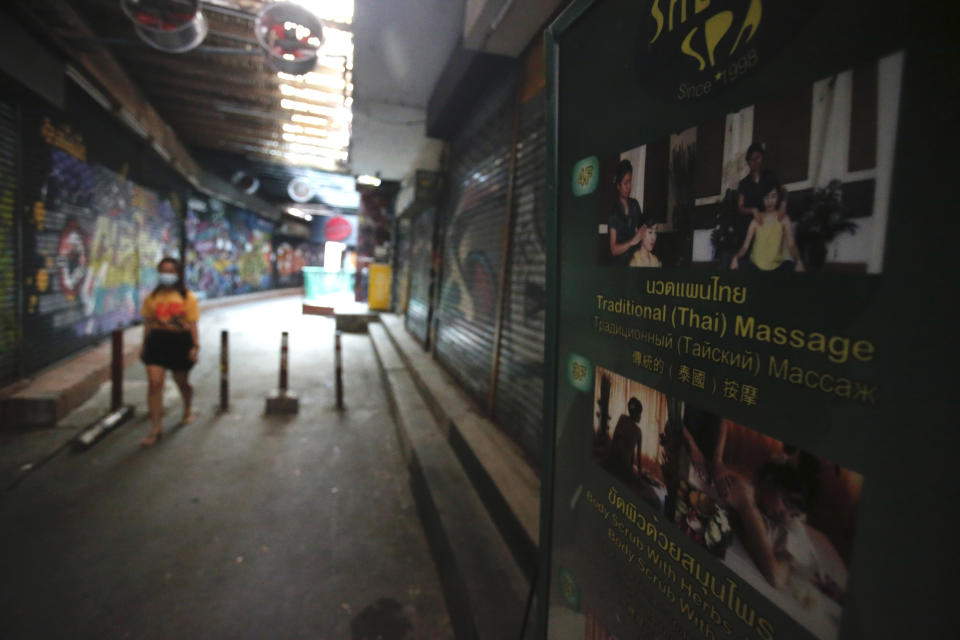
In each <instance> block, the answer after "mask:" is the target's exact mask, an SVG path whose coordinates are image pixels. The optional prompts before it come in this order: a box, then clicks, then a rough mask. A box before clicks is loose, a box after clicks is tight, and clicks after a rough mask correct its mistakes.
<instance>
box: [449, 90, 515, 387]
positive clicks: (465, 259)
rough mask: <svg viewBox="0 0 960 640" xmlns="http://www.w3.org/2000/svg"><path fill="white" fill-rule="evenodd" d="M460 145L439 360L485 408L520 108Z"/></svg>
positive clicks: (507, 105)
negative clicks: (513, 142) (516, 117)
mask: <svg viewBox="0 0 960 640" xmlns="http://www.w3.org/2000/svg"><path fill="white" fill-rule="evenodd" d="M510 93H512V92H509V93H506V98H507V99H505V100H503V102H502V103H501V105H500V106H499V107H498V108H496V110H495V111H494V113H493V115H492V117H490V118H489V119H487V121H486V122H485V123H483V124H482V125H480V126H479V127H478V128H477V129H475V130H473V131H472V132H471V133H470V134H468V135H467V136H465V139H462V140H458V141H456V142H454V144H453V148H452V153H451V158H452V161H451V167H450V174H449V175H450V186H451V191H450V194H449V195H450V198H449V200H448V201H447V207H446V215H445V225H444V238H443V266H442V270H443V278H442V286H441V288H440V295H439V299H438V304H437V324H436V345H435V353H436V356H437V358H438V359H439V360H440V362H442V363H443V364H444V365H445V366H446V367H447V369H448V370H449V371H450V372H451V373H452V374H453V375H454V376H455V377H456V378H457V379H458V381H459V382H460V383H461V384H462V385H463V386H464V387H465V388H466V389H467V390H468V391H470V393H471V394H472V395H473V396H474V397H475V398H476V399H477V400H478V401H479V402H481V403H486V401H487V398H486V395H487V391H488V387H489V383H490V371H491V369H492V355H493V354H492V351H493V344H494V334H495V320H496V313H497V293H498V289H499V282H498V279H499V272H500V264H501V253H502V251H503V229H504V224H505V221H506V219H507V211H506V209H507V204H508V202H507V200H508V198H507V190H508V183H509V165H510V152H511V134H512V131H511V129H512V124H513V118H512V111H513V107H514V103H513V101H512V100H510V99H509V97H510Z"/></svg>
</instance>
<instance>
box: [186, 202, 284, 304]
mask: <svg viewBox="0 0 960 640" xmlns="http://www.w3.org/2000/svg"><path fill="white" fill-rule="evenodd" d="M198 204H199V205H200V206H197V205H198ZM201 209H202V210H201ZM272 230H273V226H272V225H271V224H270V223H269V222H266V221H264V220H262V219H261V218H259V217H257V216H256V215H254V214H252V213H248V212H246V211H241V210H239V209H232V208H231V209H230V210H228V208H227V205H225V204H224V203H223V202H220V201H219V200H216V199H209V200H205V199H199V198H193V199H192V200H191V206H190V207H189V209H188V211H187V221H186V231H187V246H188V247H189V248H188V250H187V256H186V278H187V286H189V287H190V288H191V289H192V290H194V291H196V292H197V295H199V296H200V297H205V298H217V297H220V296H225V295H232V294H238V293H249V292H251V291H259V290H262V289H269V288H270V287H272V286H273V276H272V269H271V259H272V250H271V239H272V235H273V234H272Z"/></svg>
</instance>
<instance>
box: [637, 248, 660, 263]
mask: <svg viewBox="0 0 960 640" xmlns="http://www.w3.org/2000/svg"><path fill="white" fill-rule="evenodd" d="M630 266H631V267H659V266H660V259H659V258H657V256H655V255H653V254H652V253H650V252H649V251H647V250H646V249H644V248H643V247H640V249H638V250H637V251H636V252H634V254H633V257H632V258H630Z"/></svg>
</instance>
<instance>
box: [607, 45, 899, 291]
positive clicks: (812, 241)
mask: <svg viewBox="0 0 960 640" xmlns="http://www.w3.org/2000/svg"><path fill="white" fill-rule="evenodd" d="M903 62H904V55H903V52H902V51H901V52H897V53H893V54H891V55H888V56H884V57H882V58H879V59H877V60H875V61H874V62H872V63H868V64H865V65H862V66H859V67H857V68H856V69H841V70H839V71H838V72H837V73H834V74H832V75H829V76H825V77H823V78H820V79H818V80H816V81H814V82H813V83H810V84H806V85H798V86H796V87H795V88H792V89H790V90H789V91H788V92H786V93H785V94H783V95H773V96H769V97H766V98H764V99H763V100H761V101H759V102H756V103H754V104H749V105H745V106H743V107H742V108H739V109H738V110H736V111H729V112H725V113H717V114H714V115H713V116H712V117H711V118H710V119H708V120H706V121H704V122H699V123H695V124H692V125H691V126H689V127H688V128H686V129H683V130H680V131H675V132H672V133H669V134H666V135H663V136H662V137H660V138H658V139H653V140H648V141H644V142H643V144H640V145H639V146H627V145H624V147H623V148H622V149H621V150H620V151H618V152H615V153H608V154H606V155H603V154H597V157H598V158H599V165H600V178H599V179H600V183H601V184H604V183H606V184H607V185H611V186H608V187H607V188H606V189H603V188H601V189H598V190H597V197H596V208H595V211H596V214H595V215H596V221H597V222H598V242H597V251H598V253H597V264H599V265H604V266H620V267H627V266H648V267H649V266H662V267H667V268H705V269H712V270H717V271H722V270H728V269H751V268H752V267H753V266H755V267H756V269H755V270H754V271H755V272H767V273H770V272H785V271H794V272H800V271H806V272H810V271H814V272H816V271H823V272H828V273H838V274H854V275H856V274H871V273H881V272H882V270H883V256H884V246H885V242H886V225H887V219H888V217H889V211H888V206H889V194H890V184H891V172H892V168H893V166H894V157H895V141H896V133H897V125H898V104H899V97H900V85H901V79H902V70H903ZM771 185H776V187H777V188H778V195H777V199H776V202H775V206H774V208H773V209H771V208H768V207H767V205H766V204H765V203H764V199H765V198H766V197H767V196H768V195H769V194H770V191H771V189H772V187H771ZM773 212H776V215H771V214H772V213H773ZM768 222H769V223H772V224H771V226H769V227H768V226H767V225H768ZM651 224H655V225H656V234H655V238H650V242H651V243H655V245H656V248H655V249H650V248H648V247H645V246H644V244H643V237H644V230H643V228H644V227H649V226H650V225H651ZM751 231H752V235H750V237H749V240H748V237H747V236H748V234H749V233H750V232H751ZM745 243H746V244H747V248H746V251H744V244H745ZM758 243H759V246H758V247H754V245H755V244H758ZM643 249H645V251H643ZM637 253H641V257H640V258H637V259H636V260H634V256H635V255H636V254H637ZM735 257H736V260H734V258H735ZM735 262H736V265H734V263H735ZM747 262H749V263H750V264H747Z"/></svg>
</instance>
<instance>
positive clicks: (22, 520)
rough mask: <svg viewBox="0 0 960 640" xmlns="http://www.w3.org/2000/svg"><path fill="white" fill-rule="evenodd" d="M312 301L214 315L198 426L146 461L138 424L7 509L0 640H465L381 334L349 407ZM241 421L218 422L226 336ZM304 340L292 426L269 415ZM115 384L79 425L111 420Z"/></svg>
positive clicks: (199, 384) (10, 501)
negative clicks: (387, 376) (407, 455)
mask: <svg viewBox="0 0 960 640" xmlns="http://www.w3.org/2000/svg"><path fill="white" fill-rule="evenodd" d="M300 302H301V301H300V298H299V297H297V298H280V299H274V300H269V301H266V302H258V303H251V304H245V305H242V306H234V307H225V308H220V309H214V310H211V311H209V312H208V313H206V314H204V316H203V317H202V318H201V345H202V350H201V360H200V363H199V364H198V365H197V366H196V367H195V369H194V371H193V373H192V374H191V380H192V381H193V383H194V385H195V388H196V391H197V400H196V408H197V410H198V412H199V418H198V420H197V421H196V422H194V423H192V424H190V425H188V426H184V427H176V426H175V425H176V423H177V422H178V420H179V418H180V407H179V396H178V394H177V391H176V388H175V386H174V385H173V384H172V381H171V382H168V386H167V389H166V394H165V405H166V407H167V414H166V419H165V425H166V430H167V433H166V437H165V438H164V439H163V440H162V441H161V442H160V444H158V445H157V446H155V447H153V448H150V449H144V448H141V447H140V445H139V441H140V439H141V438H142V437H143V436H144V435H146V433H147V431H148V422H147V419H146V402H145V390H146V376H145V372H144V368H143V367H142V366H141V365H139V363H138V364H136V365H133V366H131V367H129V368H128V370H127V372H126V378H125V393H126V397H125V400H126V402H128V403H132V404H135V405H136V407H137V415H136V417H135V418H134V419H133V420H132V421H131V422H128V423H127V424H126V425H124V426H122V427H120V428H119V429H118V430H117V431H115V432H113V433H111V434H110V435H108V436H107V437H106V438H105V439H104V440H103V441H101V442H100V443H98V444H96V445H95V446H94V447H93V448H92V449H90V450H89V451H87V452H84V453H76V452H73V451H70V450H67V451H64V452H62V453H60V454H59V455H57V456H56V457H54V458H53V459H52V460H51V461H49V462H48V463H46V464H45V465H44V466H42V467H40V468H39V469H37V470H35V471H33V472H32V473H31V474H30V475H29V476H28V477H26V478H25V479H24V480H23V481H22V482H21V483H20V484H19V486H17V488H16V489H13V490H11V491H8V492H6V493H3V494H0V531H2V532H3V534H2V541H3V544H2V546H0V576H2V580H0V638H5V639H14V638H31V639H32V638H68V637H69V638H165V639H166V638H171V639H192V638H204V639H217V638H224V639H231V640H233V639H237V638H284V639H285V638H310V639H311V640H324V639H331V640H332V639H347V638H350V639H364V640H367V639H369V640H374V639H376V638H380V639H381V640H401V639H403V640H420V639H424V640H439V639H445V638H452V635H453V634H452V631H451V627H450V622H449V619H448V617H447V612H446V608H445V605H444V601H443V595H442V593H441V589H440V584H439V580H438V578H437V574H436V570H435V568H434V565H433V562H432V559H431V556H430V554H429V551H428V548H427V543H426V539H425V536H424V533H423V530H422V528H421V524H420V521H419V519H418V516H417V510H416V506H415V504H414V500H413V497H412V495H411V493H410V485H409V477H408V473H407V470H406V467H405V466H404V463H403V460H402V458H401V455H400V453H399V451H398V448H397V438H396V434H395V429H394V425H393V422H392V420H391V418H390V413H389V407H388V405H387V398H386V396H385V393H384V389H383V387H382V384H381V380H380V377H379V371H378V369H377V364H376V361H375V357H374V354H373V352H372V349H371V345H370V341H369V338H368V337H367V336H366V335H344V337H343V348H344V352H343V353H344V368H345V378H344V381H345V389H346V404H347V407H348V408H347V411H346V412H344V413H343V414H340V413H338V412H337V411H336V409H335V408H334V386H333V365H332V355H333V320H331V319H328V318H320V317H315V316H306V317H304V316H302V315H301V313H300ZM221 329H229V331H230V348H231V349H230V358H231V379H230V384H231V411H230V412H229V413H227V414H224V415H218V414H217V412H216V406H217V403H218V396H217V394H218V389H219V355H218V353H219V339H220V330H221ZM283 330H287V331H289V332H290V343H291V347H290V348H291V356H290V357H291V371H290V386H291V389H293V390H295V391H297V392H298V393H299V395H300V412H299V414H298V415H296V416H291V417H275V416H271V417H266V416H264V415H263V410H264V399H265V397H266V395H267V394H268V393H269V391H270V390H271V389H272V388H273V387H274V386H275V385H276V383H277V371H278V361H279V343H280V332H281V331H283ZM108 402H109V393H108V390H107V389H106V387H105V388H104V389H102V390H101V392H100V393H99V394H98V395H97V396H96V397H94V398H93V399H91V401H90V402H88V403H87V404H86V405H84V407H81V408H80V409H79V410H78V412H77V413H76V414H75V415H73V416H71V417H70V418H68V421H70V420H72V421H73V422H74V423H76V422H83V421H89V420H90V419H91V416H95V415H98V414H100V413H103V412H105V410H106V407H107V405H108Z"/></svg>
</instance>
